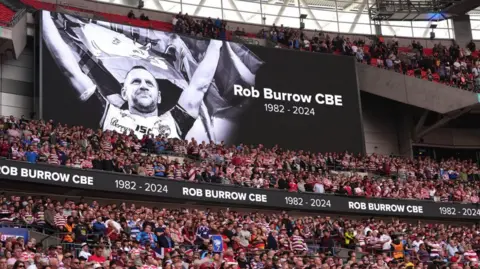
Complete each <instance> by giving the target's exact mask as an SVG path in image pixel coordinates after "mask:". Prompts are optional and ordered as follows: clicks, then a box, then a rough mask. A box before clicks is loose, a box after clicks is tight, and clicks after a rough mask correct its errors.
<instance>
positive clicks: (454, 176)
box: [0, 117, 480, 203]
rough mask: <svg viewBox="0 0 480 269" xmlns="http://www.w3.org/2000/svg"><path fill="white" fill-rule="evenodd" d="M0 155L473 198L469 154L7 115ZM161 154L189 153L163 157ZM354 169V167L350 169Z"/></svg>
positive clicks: (180, 175) (271, 183) (240, 180)
mask: <svg viewBox="0 0 480 269" xmlns="http://www.w3.org/2000/svg"><path fill="white" fill-rule="evenodd" d="M0 132H1V137H0V156H3V157H7V158H11V159H13V160H19V161H27V162H30V163H37V162H39V163H48V164H50V165H64V166H69V167H74V168H81V169H98V170H104V171H113V172H121V173H127V174H133V175H142V176H152V177H163V178H168V179H172V180H185V181H193V182H211V183H221V184H233V185H238V186H244V187H251V188H264V189H268V188H276V189H283V190H287V191H290V192H315V193H335V194H339V195H353V196H366V197H388V198H395V199H429V200H434V201H457V202H465V203H478V202H479V186H480V180H479V177H478V174H479V170H478V166H477V164H476V163H475V162H473V161H472V160H457V159H448V160H442V161H439V162H437V161H434V160H432V159H429V158H423V159H408V158H401V157H393V156H381V155H377V154H372V155H368V156H360V155H355V154H349V153H348V152H344V153H312V152H307V151H291V150H284V149H281V148H279V147H273V148H267V147H264V146H263V145H257V146H248V145H237V146H227V145H223V144H214V143H206V142H201V143H200V142H197V141H195V140H194V139H192V140H190V141H182V140H178V139H166V138H163V137H152V136H145V137H143V139H138V138H136V137H135V136H134V135H133V133H132V134H131V135H127V134H118V133H114V132H111V131H106V132H102V131H101V130H98V131H94V130H91V129H86V128H83V127H79V126H72V127H68V126H66V125H62V124H56V123H54V122H52V121H49V122H43V121H38V120H25V119H24V118H21V119H15V118H13V117H5V118H3V119H2V120H1V121H0ZM166 153H174V154H176V155H177V156H188V157H187V158H177V159H175V158H166V157H165V154H166ZM352 171H353V172H352Z"/></svg>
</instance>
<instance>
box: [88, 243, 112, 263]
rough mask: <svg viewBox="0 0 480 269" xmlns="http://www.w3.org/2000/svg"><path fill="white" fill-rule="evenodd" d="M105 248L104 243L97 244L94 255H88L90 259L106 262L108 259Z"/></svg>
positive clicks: (91, 260) (90, 260)
mask: <svg viewBox="0 0 480 269" xmlns="http://www.w3.org/2000/svg"><path fill="white" fill-rule="evenodd" d="M103 250H104V246H103V245H102V244H100V245H97V246H95V251H94V253H93V255H92V256H90V257H88V261H89V262H98V263H104V262H105V261H106V260H107V259H105V255H104V254H103Z"/></svg>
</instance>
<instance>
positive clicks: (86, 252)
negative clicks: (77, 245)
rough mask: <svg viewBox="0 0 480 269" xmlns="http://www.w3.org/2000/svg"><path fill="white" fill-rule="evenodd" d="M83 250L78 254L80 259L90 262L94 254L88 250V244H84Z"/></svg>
mask: <svg viewBox="0 0 480 269" xmlns="http://www.w3.org/2000/svg"><path fill="white" fill-rule="evenodd" d="M81 248H82V250H81V251H80V253H79V254H78V257H82V258H84V259H85V260H88V258H90V256H92V254H91V253H90V251H89V250H88V244H87V243H82V245H81Z"/></svg>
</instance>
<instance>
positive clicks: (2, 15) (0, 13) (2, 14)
mask: <svg viewBox="0 0 480 269" xmlns="http://www.w3.org/2000/svg"><path fill="white" fill-rule="evenodd" d="M15 13H16V12H15V11H13V10H11V9H10V8H8V7H7V6H5V5H4V4H2V3H0V25H2V26H7V25H8V24H9V23H10V22H11V21H12V19H13V17H14V16H15Z"/></svg>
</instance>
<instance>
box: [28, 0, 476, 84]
mask: <svg viewBox="0 0 480 269" xmlns="http://www.w3.org/2000/svg"><path fill="white" fill-rule="evenodd" d="M22 2H23V3H25V4H26V5H29V6H31V7H34V8H36V9H45V10H54V8H55V5H54V4H51V3H45V2H41V1H35V0H22ZM66 8H67V9H68V10H71V11H80V12H87V13H93V14H95V15H96V16H97V17H99V18H101V19H103V20H105V21H109V22H113V23H119V24H126V25H132V26H138V27H145V28H152V29H157V30H161V31H176V32H178V33H181V34H191V35H195V36H203V37H207V38H220V39H226V40H231V37H232V36H233V35H236V34H235V32H237V35H240V36H247V37H248V36H252V37H260V38H265V39H268V40H270V41H273V42H274V43H275V44H276V46H277V47H281V48H290V49H297V50H304V51H313V52H322V53H335V54H339V55H349V56H354V57H356V58H357V59H358V61H359V62H362V63H366V64H369V65H373V66H377V67H379V68H385V69H388V70H392V71H395V72H400V73H403V74H405V75H408V76H415V77H417V78H421V79H425V80H429V81H434V82H439V83H443V84H446V85H449V86H452V87H456V88H461V89H464V90H468V91H474V92H478V91H480V76H479V70H478V69H479V68H480V58H479V51H478V50H477V49H476V47H475V43H473V42H471V43H469V44H468V46H467V44H465V46H467V47H465V48H463V44H462V48H461V47H460V45H459V44H456V43H455V42H453V43H452V44H451V45H450V46H449V47H448V48H447V46H446V45H444V44H440V43H439V44H436V45H435V46H434V47H433V48H423V47H422V45H421V44H420V42H418V43H417V42H415V40H414V41H412V44H411V46H409V47H399V46H398V42H395V37H394V38H393V39H392V40H389V41H388V42H385V41H384V38H383V37H374V38H373V39H370V38H365V39H367V40H370V42H369V43H366V42H365V41H364V40H365V39H359V40H350V39H349V38H344V37H342V36H340V35H338V34H334V33H330V34H328V33H323V32H319V33H318V36H313V37H311V38H309V37H307V36H306V35H305V34H304V33H303V32H302V31H301V30H299V29H290V28H284V27H283V26H279V27H277V26H275V25H273V26H272V27H271V29H270V30H268V31H262V32H260V33H244V32H242V31H240V30H238V31H227V30H226V22H224V21H221V20H213V19H211V18H207V19H203V20H202V21H195V20H194V19H193V18H191V17H189V16H188V14H178V15H176V16H174V19H173V20H172V22H161V21H154V20H141V19H139V18H134V17H130V18H129V17H128V16H127V15H125V16H122V15H116V14H108V13H104V12H94V11H89V10H83V9H79V8H76V7H66ZM334 35H336V37H335V38H331V37H330V36H334ZM236 41H238V39H237V40H236Z"/></svg>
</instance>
